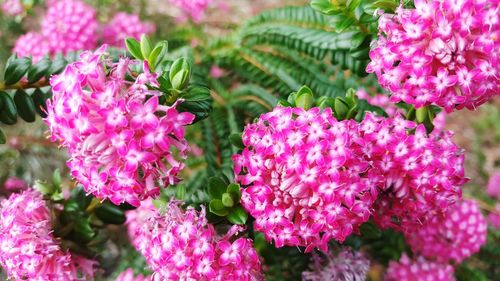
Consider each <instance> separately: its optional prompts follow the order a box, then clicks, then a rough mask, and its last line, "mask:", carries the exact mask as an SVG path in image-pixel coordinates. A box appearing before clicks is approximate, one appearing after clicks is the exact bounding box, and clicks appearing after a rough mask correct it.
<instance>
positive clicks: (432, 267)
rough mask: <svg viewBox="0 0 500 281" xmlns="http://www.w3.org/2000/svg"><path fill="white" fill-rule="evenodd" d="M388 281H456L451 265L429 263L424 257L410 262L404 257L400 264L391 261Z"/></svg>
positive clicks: (388, 269) (387, 275) (386, 277)
mask: <svg viewBox="0 0 500 281" xmlns="http://www.w3.org/2000/svg"><path fill="white" fill-rule="evenodd" d="M384 280H386V281H420V280H435V281H455V276H454V270H453V267H452V266H451V265H449V264H442V263H437V262H431V261H427V260H425V259H424V258H422V257H419V258H417V260H414V261H412V260H410V258H408V256H406V255H403V256H402V257H401V259H400V260H399V262H395V261H391V262H390V263H389V267H388V268H387V274H386V275H385V278H384Z"/></svg>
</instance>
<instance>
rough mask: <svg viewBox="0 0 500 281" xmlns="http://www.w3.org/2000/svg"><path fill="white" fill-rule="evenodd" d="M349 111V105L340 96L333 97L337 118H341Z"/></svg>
mask: <svg viewBox="0 0 500 281" xmlns="http://www.w3.org/2000/svg"><path fill="white" fill-rule="evenodd" d="M348 112H349V106H348V105H347V103H346V102H345V101H343V100H342V99H340V98H336V99H335V116H336V117H337V119H339V120H343V119H344V118H345V117H346V116H347V113H348Z"/></svg>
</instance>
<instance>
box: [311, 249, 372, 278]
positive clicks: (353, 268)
mask: <svg viewBox="0 0 500 281" xmlns="http://www.w3.org/2000/svg"><path fill="white" fill-rule="evenodd" d="M311 268H312V270H313V271H305V272H303V273H302V280H303V281H324V280H336V281H364V280H366V275H367V274H368V270H369V269H370V261H369V260H368V259H367V258H366V257H365V256H364V255H363V254H362V253H361V252H352V251H350V250H347V249H344V250H342V251H341V252H340V253H339V254H337V255H336V256H335V255H333V254H332V253H328V255H327V258H326V262H325V260H324V259H321V258H320V257H319V255H318V254H314V255H313V264H312V267H311Z"/></svg>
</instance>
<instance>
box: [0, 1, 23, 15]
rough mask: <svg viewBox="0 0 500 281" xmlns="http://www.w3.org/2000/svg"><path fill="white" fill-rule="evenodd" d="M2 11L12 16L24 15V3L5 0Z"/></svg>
mask: <svg viewBox="0 0 500 281" xmlns="http://www.w3.org/2000/svg"><path fill="white" fill-rule="evenodd" d="M2 11H3V12H4V13H5V14H7V15H10V16H17V15H20V14H22V13H24V7H23V3H21V0H5V2H4V3H3V4H2Z"/></svg>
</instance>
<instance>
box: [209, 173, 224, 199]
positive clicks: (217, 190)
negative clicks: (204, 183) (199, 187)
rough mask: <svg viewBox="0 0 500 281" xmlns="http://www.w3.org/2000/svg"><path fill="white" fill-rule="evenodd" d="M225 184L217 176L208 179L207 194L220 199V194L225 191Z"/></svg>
mask: <svg viewBox="0 0 500 281" xmlns="http://www.w3.org/2000/svg"><path fill="white" fill-rule="evenodd" d="M226 188H227V184H226V183H225V182H224V181H223V180H222V179H221V178H218V177H211V178H209V179H208V194H209V195H210V198H212V199H221V198H222V194H224V193H225V192H226Z"/></svg>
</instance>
